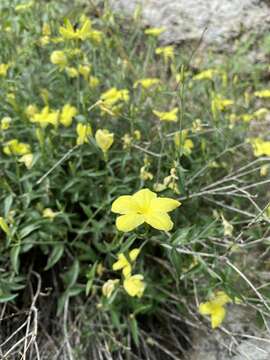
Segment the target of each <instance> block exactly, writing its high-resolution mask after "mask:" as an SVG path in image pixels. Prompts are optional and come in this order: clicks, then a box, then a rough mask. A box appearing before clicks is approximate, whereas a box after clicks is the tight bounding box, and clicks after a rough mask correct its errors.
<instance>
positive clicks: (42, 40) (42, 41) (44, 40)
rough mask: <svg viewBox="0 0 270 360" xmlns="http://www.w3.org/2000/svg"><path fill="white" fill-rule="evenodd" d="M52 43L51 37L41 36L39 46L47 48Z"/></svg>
mask: <svg viewBox="0 0 270 360" xmlns="http://www.w3.org/2000/svg"><path fill="white" fill-rule="evenodd" d="M49 42H50V37H49V36H41V37H40V39H39V44H40V46H41V47H42V46H46V45H48V44H49Z"/></svg>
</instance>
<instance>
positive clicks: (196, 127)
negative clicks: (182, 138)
mask: <svg viewBox="0 0 270 360" xmlns="http://www.w3.org/2000/svg"><path fill="white" fill-rule="evenodd" d="M200 131H202V121H201V119H195V120H194V121H193V123H192V132H193V133H197V132H200Z"/></svg>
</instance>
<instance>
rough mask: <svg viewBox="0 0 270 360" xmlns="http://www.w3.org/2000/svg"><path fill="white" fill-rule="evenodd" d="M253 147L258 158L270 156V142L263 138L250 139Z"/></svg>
mask: <svg viewBox="0 0 270 360" xmlns="http://www.w3.org/2000/svg"><path fill="white" fill-rule="evenodd" d="M249 142H250V143H251V145H252V147H253V153H254V155H255V156H256V157H259V156H263V155H266V156H270V141H264V140H263V139H261V138H253V139H249Z"/></svg>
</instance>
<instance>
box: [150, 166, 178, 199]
mask: <svg viewBox="0 0 270 360" xmlns="http://www.w3.org/2000/svg"><path fill="white" fill-rule="evenodd" d="M178 183H179V178H178V176H177V170H176V168H175V167H173V168H171V170H170V175H169V176H166V177H165V178H164V179H163V184H156V185H155V186H156V187H157V188H158V189H159V191H163V190H165V189H166V188H168V189H171V190H172V191H173V192H175V193H176V194H178V195H179V194H180V191H179V188H178ZM162 185H163V186H162Z"/></svg>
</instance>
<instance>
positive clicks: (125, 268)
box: [112, 248, 141, 277]
mask: <svg viewBox="0 0 270 360" xmlns="http://www.w3.org/2000/svg"><path fill="white" fill-rule="evenodd" d="M140 251H141V250H140V249H139V248H135V249H132V250H131V251H130V252H129V254H128V258H127V257H126V256H125V255H124V254H123V253H121V254H118V255H117V261H116V262H115V263H114V264H113V266H112V268H113V270H114V271H117V270H122V273H123V275H124V276H125V277H127V276H129V275H130V274H131V270H132V268H131V265H132V263H134V262H135V261H136V259H137V257H138V255H139V254H140Z"/></svg>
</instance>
